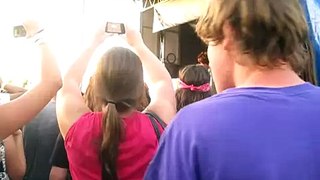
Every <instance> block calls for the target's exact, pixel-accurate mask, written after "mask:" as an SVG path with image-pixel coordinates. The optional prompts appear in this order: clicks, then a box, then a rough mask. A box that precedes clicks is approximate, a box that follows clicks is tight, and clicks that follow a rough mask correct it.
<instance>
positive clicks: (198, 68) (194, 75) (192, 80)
mask: <svg viewBox="0 0 320 180" xmlns="http://www.w3.org/2000/svg"><path fill="white" fill-rule="evenodd" d="M211 95H212V92H211V87H210V74H209V72H208V71H207V69H206V68H205V67H204V66H202V65H188V66H186V67H185V68H183V69H182V70H180V72H179V88H178V89H177V90H176V105H177V111H179V110H180V109H181V108H183V107H185V106H187V105H189V104H191V103H194V102H197V101H200V100H202V99H205V98H207V97H210V96H211Z"/></svg>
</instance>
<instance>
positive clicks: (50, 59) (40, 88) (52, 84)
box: [0, 20, 62, 180]
mask: <svg viewBox="0 0 320 180" xmlns="http://www.w3.org/2000/svg"><path fill="white" fill-rule="evenodd" d="M23 26H24V28H25V30H26V32H27V38H29V39H31V41H34V42H35V44H36V45H37V47H38V48H39V49H40V52H41V78H40V82H39V83H38V84H37V85H36V86H35V87H34V88H32V89H30V90H29V91H27V92H26V93H25V94H24V95H23V96H20V97H18V98H17V99H15V100H14V101H10V102H8V103H5V104H3V105H0V177H1V179H2V180H6V179H9V177H8V172H7V168H6V167H7V164H6V162H5V159H6V157H5V154H6V153H5V146H4V144H3V140H4V139H6V138H7V137H8V136H10V135H12V134H13V133H15V132H16V131H17V130H18V129H19V128H21V127H23V126H24V125H25V124H27V123H28V122H30V121H31V120H32V118H33V117H35V116H36V115H37V113H39V112H40V111H41V109H42V108H43V107H44V106H45V105H46V104H47V103H48V102H49V101H50V99H52V97H53V96H54V95H55V94H56V92H57V91H58V89H60V87H61V85H62V82H61V76H60V71H59V68H58V65H57V62H56V60H55V57H54V56H53V55H52V53H51V51H50V48H49V46H48V44H47V42H46V41H45V40H44V39H43V38H42V37H41V34H42V33H43V29H42V28H41V27H40V26H39V24H38V23H37V22H35V21H31V20H28V21H25V22H24V24H23ZM39 97H41V98H39Z"/></svg>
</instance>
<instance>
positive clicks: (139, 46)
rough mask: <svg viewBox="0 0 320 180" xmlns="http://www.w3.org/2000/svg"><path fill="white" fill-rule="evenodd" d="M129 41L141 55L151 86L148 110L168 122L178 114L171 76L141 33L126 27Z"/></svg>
mask: <svg viewBox="0 0 320 180" xmlns="http://www.w3.org/2000/svg"><path fill="white" fill-rule="evenodd" d="M126 36H127V42H128V43H129V45H131V46H132V47H133V48H134V50H135V52H136V53H137V55H138V56H139V58H140V60H141V62H142V65H143V71H144V73H145V74H146V75H147V77H148V80H149V82H148V81H147V84H148V87H149V88H150V98H151V102H150V105H149V106H148V107H147V108H146V111H151V112H153V113H156V114H157V115H158V116H159V117H160V118H161V119H162V120H163V121H164V122H166V123H167V124H168V123H169V122H170V121H171V119H172V118H173V116H174V115H175V114H176V105H175V104H176V101H175V94H174V89H173V85H172V82H171V76H170V74H169V72H168V71H167V69H166V68H165V67H164V65H163V64H162V63H161V62H160V61H159V59H158V58H157V57H156V56H155V55H154V54H153V53H152V52H151V51H150V50H149V48H148V47H147V46H146V45H145V44H144V42H143V39H142V37H141V34H140V33H139V32H137V31H134V30H132V29H130V28H128V27H127V28H126Z"/></svg>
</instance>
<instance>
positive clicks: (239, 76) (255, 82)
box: [234, 65, 304, 88]
mask: <svg viewBox="0 0 320 180" xmlns="http://www.w3.org/2000/svg"><path fill="white" fill-rule="evenodd" d="M234 77H235V86H236V87H274V88H277V87H289V86H295V85H299V84H303V83H304V81H303V80H302V79H301V78H300V77H299V76H298V75H297V74H296V73H295V72H294V71H293V70H291V68H290V67H289V66H287V65H283V66H281V67H277V68H273V69H267V68H257V67H249V68H248V67H245V66H240V65H236V66H235V73H234Z"/></svg>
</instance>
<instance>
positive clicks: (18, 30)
mask: <svg viewBox="0 0 320 180" xmlns="http://www.w3.org/2000/svg"><path fill="white" fill-rule="evenodd" d="M13 36H14V37H25V36H26V30H25V29H24V27H23V26H15V27H14V28H13Z"/></svg>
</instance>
